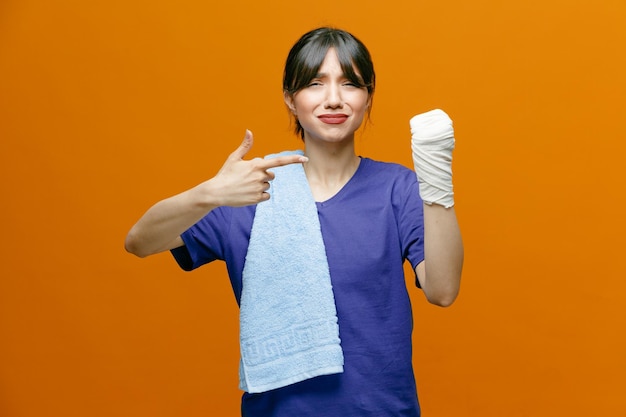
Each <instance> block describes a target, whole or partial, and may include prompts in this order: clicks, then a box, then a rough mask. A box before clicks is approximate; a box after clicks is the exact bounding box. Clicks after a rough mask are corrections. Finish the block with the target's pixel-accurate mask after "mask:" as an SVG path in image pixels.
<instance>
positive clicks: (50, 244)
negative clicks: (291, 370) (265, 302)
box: [0, 0, 626, 417]
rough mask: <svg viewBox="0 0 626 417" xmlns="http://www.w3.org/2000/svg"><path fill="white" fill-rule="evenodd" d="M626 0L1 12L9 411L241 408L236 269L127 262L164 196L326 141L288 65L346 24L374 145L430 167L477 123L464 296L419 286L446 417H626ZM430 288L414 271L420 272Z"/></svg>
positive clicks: (419, 325) (419, 331) (9, 0)
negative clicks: (362, 78) (416, 131)
mask: <svg viewBox="0 0 626 417" xmlns="http://www.w3.org/2000/svg"><path fill="white" fill-rule="evenodd" d="M625 21H626V4H625V3H624V2H623V1H622V0H600V1H591V0H587V1H571V0H567V1H565V0H552V1H544V0H527V1H512V2H503V1H495V0H478V1H460V0H456V1H452V0H447V1H446V0H443V1H404V2H381V1H378V0H360V1H354V0H349V1H348V0H347V1H341V2H330V1H317V2H283V3H281V4H273V2H269V3H266V2H259V1H251V0H247V1H232V2H211V1H193V0H184V1H179V2H166V1H157V0H153V1H126V0H124V1H122V0H108V1H104V0H94V1H77V0H58V1H54V2H50V1H35V0H19V1H18V0H3V1H2V2H1V3H0V118H1V120H0V141H1V142H0V143H1V149H2V150H1V152H0V174H1V175H2V181H1V187H2V188H1V189H0V192H1V195H2V205H1V207H0V210H1V214H2V216H1V217H0V219H1V222H2V232H3V238H2V239H1V243H0V245H1V248H0V249H1V250H0V256H1V257H2V259H1V263H0V275H1V279H0V416H3V417H31V416H32V417H47V416H64V417H71V416H81V417H84V416H91V417H98V416H107V417H108V416H136V417H139V416H151V417H161V416H164V417H165V416H183V415H184V416H187V417H193V416H209V415H219V416H237V415H238V413H239V397H240V392H239V391H238V390H237V365H238V357H239V355H238V344H237V337H238V328H237V325H238V318H237V308H236V304H235V302H234V298H233V296H232V294H231V290H230V287H229V283H228V280H227V277H226V274H225V268H224V266H223V265H222V264H217V263H216V264H213V265H209V266H206V267H204V268H202V269H200V270H198V271H195V272H192V273H184V272H182V271H181V270H179V269H178V267H177V266H176V265H175V263H174V261H173V260H172V259H171V257H170V256H169V255H167V254H164V255H158V256H155V257H151V258H147V259H145V260H140V259H138V258H135V257H133V256H131V255H129V254H127V253H125V252H124V250H123V240H124V237H125V234H126V232H127V230H128V229H129V228H130V227H131V225H132V224H133V223H134V222H135V221H136V220H137V219H138V217H139V216H140V215H141V214H142V213H143V212H144V211H145V210H146V209H147V208H148V207H149V206H150V205H151V204H153V203H154V202H156V201H157V200H159V199H162V198H164V197H167V196H169V195H172V194H174V193H177V192H179V191H182V190H184V189H186V188H189V187H191V186H193V185H195V184H197V183H199V182H201V181H203V180H205V179H207V178H210V177H211V176H212V175H214V174H215V172H216V171H217V169H218V168H219V167H220V166H221V163H222V161H223V160H224V159H225V157H226V156H227V155H228V153H229V152H230V151H231V150H233V149H235V147H236V146H237V145H238V144H239V142H240V140H241V138H242V137H243V134H244V131H245V129H246V128H249V129H251V130H252V131H253V132H254V134H255V138H256V142H255V146H254V148H253V151H252V153H253V155H250V156H251V157H252V156H260V155H264V154H266V153H270V152H275V151H279V150H283V149H293V148H296V147H298V146H299V145H300V142H299V140H298V139H297V138H295V137H294V136H292V135H291V133H290V126H289V119H288V115H287V112H286V110H285V108H284V105H283V102H282V94H281V76H282V65H283V62H284V59H285V56H286V54H287V51H288V49H289V48H290V47H291V45H292V44H293V42H295V40H296V39H297V38H298V37H299V36H300V35H301V34H302V33H304V32H305V31H307V30H309V29H312V28H313V27H316V26H319V25H324V24H331V25H335V26H339V27H343V28H346V29H348V30H350V31H352V32H353V33H355V34H356V35H357V36H358V37H360V38H361V39H362V40H363V41H364V42H365V43H366V44H367V45H368V47H369V48H370V50H371V52H372V55H373V57H374V60H375V64H376V70H377V75H378V90H377V93H376V97H375V100H374V111H373V114H372V118H373V123H372V124H371V125H369V126H368V127H367V128H366V129H365V130H364V133H363V134H362V135H361V136H360V137H359V139H358V151H359V153H360V154H362V155H367V156H370V157H373V158H376V159H383V160H391V161H396V162H400V163H403V164H405V165H407V166H411V159H410V158H411V156H410V149H409V140H410V135H409V131H408V120H409V118H410V116H412V115H413V114H415V113H418V112H422V111H426V110H430V109H432V108H435V107H440V108H443V109H445V110H446V111H447V112H448V113H449V114H450V115H451V117H452V118H453V119H454V121H455V128H456V136H457V149H456V151H455V161H454V173H455V190H456V201H457V212H458V216H459V221H460V223H461V227H462V230H463V234H464V240H465V245H466V266H465V271H464V277H463V288H462V293H461V296H460V298H459V299H458V301H457V303H456V304H455V305H454V306H453V307H451V308H450V309H439V308H436V307H433V306H430V305H428V304H427V303H426V302H425V300H424V298H423V296H422V294H421V293H420V292H419V291H418V290H416V289H412V291H411V294H412V298H413V302H414V308H415V318H416V329H415V333H414V339H415V367H416V377H417V380H418V386H419V392H420V397H421V401H422V406H423V410H424V415H426V416H429V417H445V416H455V417H463V416H480V417H501V416H546V417H547V416H550V417H553V416H559V415H562V416H564V415H567V416H588V415H594V416H624V415H626V395H624V389H625V387H626V381H625V379H626V376H625V375H626V337H625V336H624V329H625V324H626V323H625V318H626V307H625V305H626V296H625V293H626V283H625V278H626V268H625V267H624V260H623V258H624V255H623V249H624V247H625V245H624V243H623V238H624V235H625V234H626V228H625V225H624V223H625V222H624V218H623V215H624V214H623V213H624V203H625V197H624V194H625V193H624V191H625V190H624V181H623V179H624V175H623V173H622V169H623V165H624V151H625V150H626V145H625V144H624V143H625V139H626V128H625V124H624V117H625V110H626V77H624V74H626V54H625V53H624V51H625V49H624V48H625V46H626V29H624V22H625ZM409 281H411V279H409Z"/></svg>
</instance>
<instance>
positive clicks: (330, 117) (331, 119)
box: [318, 114, 348, 125]
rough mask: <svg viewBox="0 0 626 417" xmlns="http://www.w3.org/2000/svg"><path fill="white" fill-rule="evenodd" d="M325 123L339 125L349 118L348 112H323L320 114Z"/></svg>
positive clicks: (319, 117)
mask: <svg viewBox="0 0 626 417" xmlns="http://www.w3.org/2000/svg"><path fill="white" fill-rule="evenodd" d="M318 119H320V120H321V121H322V122H323V123H326V124H329V125H338V124H341V123H343V122H345V121H346V120H348V115H347V114H322V115H320V116H318Z"/></svg>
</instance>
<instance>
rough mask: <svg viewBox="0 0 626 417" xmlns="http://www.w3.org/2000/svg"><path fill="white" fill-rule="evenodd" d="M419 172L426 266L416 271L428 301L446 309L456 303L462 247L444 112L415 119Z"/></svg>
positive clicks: (449, 134) (415, 155)
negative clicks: (422, 201) (422, 203)
mask: <svg viewBox="0 0 626 417" xmlns="http://www.w3.org/2000/svg"><path fill="white" fill-rule="evenodd" d="M411 131H412V134H413V137H412V149H413V162H414V165H415V172H416V173H417V176H418V178H419V182H420V195H421V196H422V199H423V200H424V201H425V204H424V261H423V262H421V263H419V264H418V265H417V267H416V268H415V273H416V275H417V278H418V281H419V283H420V286H421V287H422V290H423V291H424V294H425V295H426V298H427V300H428V301H429V302H430V303H432V304H436V305H439V306H442V307H447V306H449V305H451V304H452V303H453V302H454V300H455V299H456V297H457V295H458V293H459V289H460V284H461V272H462V269H463V257H464V249H463V241H462V238H461V232H460V229H459V225H458V221H457V217H456V212H455V210H454V199H453V193H452V170H451V162H452V150H453V149H454V132H453V129H452V121H451V120H450V119H449V117H448V116H447V115H446V114H445V113H443V112H442V111H440V110H439V111H433V112H428V113H424V114H422V115H418V116H416V117H415V118H413V119H411Z"/></svg>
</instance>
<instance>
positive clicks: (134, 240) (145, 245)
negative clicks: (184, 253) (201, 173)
mask: <svg viewBox="0 0 626 417" xmlns="http://www.w3.org/2000/svg"><path fill="white" fill-rule="evenodd" d="M207 189H210V184H208V182H207V183H203V184H200V185H198V186H197V187H194V188H192V189H190V190H187V191H185V192H182V193H180V194H177V195H175V196H173V197H170V198H167V199H165V200H162V201H159V202H158V203H156V204H155V205H154V206H152V207H151V208H150V209H148V211H146V213H145V214H144V215H143V216H142V217H141V218H140V219H139V221H137V223H136V224H135V225H134V226H133V227H132V228H131V229H130V231H129V232H128V235H127V236H126V241H125V248H126V250H127V251H128V252H130V253H133V254H135V255H137V256H139V257H145V256H148V255H152V254H155V253H159V252H163V251H166V250H169V249H172V248H173V247H176V246H179V245H180V244H182V242H181V241H180V235H181V234H182V233H183V232H184V231H185V230H187V229H189V228H190V227H191V226H193V225H194V224H195V223H197V222H198V221H199V220H200V219H202V218H203V217H204V216H206V215H207V214H208V213H209V212H210V211H211V210H212V209H214V208H215V207H217V204H216V203H215V202H214V201H212V199H211V197H210V195H211V194H210V192H207Z"/></svg>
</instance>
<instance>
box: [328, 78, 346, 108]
mask: <svg viewBox="0 0 626 417" xmlns="http://www.w3.org/2000/svg"><path fill="white" fill-rule="evenodd" d="M342 106H343V99H342V97H341V86H340V85H339V84H337V83H330V84H328V86H327V90H326V103H325V106H324V107H326V108H329V109H336V108H341V107H342Z"/></svg>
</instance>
